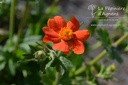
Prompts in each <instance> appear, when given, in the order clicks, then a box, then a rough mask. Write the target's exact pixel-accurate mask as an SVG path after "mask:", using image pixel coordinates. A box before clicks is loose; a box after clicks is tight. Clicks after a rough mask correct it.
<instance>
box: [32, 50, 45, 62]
mask: <svg viewBox="0 0 128 85" xmlns="http://www.w3.org/2000/svg"><path fill="white" fill-rule="evenodd" d="M34 55H35V59H37V60H38V61H39V60H42V59H44V58H45V55H46V53H45V52H44V51H43V50H39V51H37V52H35V53H34Z"/></svg>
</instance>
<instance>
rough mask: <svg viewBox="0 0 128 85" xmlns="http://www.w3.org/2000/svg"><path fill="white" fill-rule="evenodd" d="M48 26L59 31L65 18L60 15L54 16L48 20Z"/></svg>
mask: <svg viewBox="0 0 128 85" xmlns="http://www.w3.org/2000/svg"><path fill="white" fill-rule="evenodd" d="M47 24H48V27H49V28H51V29H53V30H54V31H56V32H59V31H60V29H61V28H63V27H65V26H66V22H65V20H64V19H63V18H62V17H61V16H55V17H54V18H53V19H49V20H48V23H47Z"/></svg>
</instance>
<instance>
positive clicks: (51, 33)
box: [42, 27, 59, 37]
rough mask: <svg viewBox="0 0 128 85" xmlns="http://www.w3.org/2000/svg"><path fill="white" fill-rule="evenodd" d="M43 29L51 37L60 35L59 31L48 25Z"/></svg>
mask: <svg viewBox="0 0 128 85" xmlns="http://www.w3.org/2000/svg"><path fill="white" fill-rule="evenodd" d="M42 30H43V31H44V33H45V34H46V35H47V36H49V37H59V34H58V33H56V32H55V31H54V30H52V29H50V28H48V27H43V28H42Z"/></svg>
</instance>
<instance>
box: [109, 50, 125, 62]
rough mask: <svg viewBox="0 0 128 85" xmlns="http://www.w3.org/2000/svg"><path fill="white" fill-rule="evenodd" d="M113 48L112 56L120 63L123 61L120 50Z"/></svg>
mask: <svg viewBox="0 0 128 85" xmlns="http://www.w3.org/2000/svg"><path fill="white" fill-rule="evenodd" d="M111 50H112V53H111V54H110V58H112V59H116V60H117V61H118V62H119V63H122V62H123V59H122V57H121V56H120V54H119V52H118V51H117V50H116V49H115V48H112V49H111Z"/></svg>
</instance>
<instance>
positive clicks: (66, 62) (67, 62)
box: [59, 56, 73, 69]
mask: <svg viewBox="0 0 128 85" xmlns="http://www.w3.org/2000/svg"><path fill="white" fill-rule="evenodd" d="M59 60H60V61H61V62H62V64H63V65H64V67H65V68H66V69H69V68H72V67H73V64H72V62H71V61H70V60H68V59H67V58H66V57H63V56H60V58H59Z"/></svg>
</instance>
